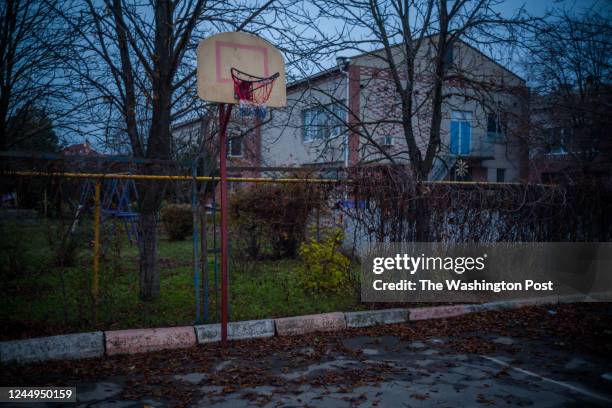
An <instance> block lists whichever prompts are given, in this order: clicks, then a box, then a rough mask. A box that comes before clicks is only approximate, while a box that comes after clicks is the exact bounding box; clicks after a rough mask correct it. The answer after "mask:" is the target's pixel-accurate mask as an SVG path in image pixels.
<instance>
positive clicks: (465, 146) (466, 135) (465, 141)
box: [461, 122, 472, 155]
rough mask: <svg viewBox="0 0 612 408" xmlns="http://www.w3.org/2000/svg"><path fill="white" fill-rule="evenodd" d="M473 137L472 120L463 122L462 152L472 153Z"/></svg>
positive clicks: (465, 153)
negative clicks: (471, 143)
mask: <svg viewBox="0 0 612 408" xmlns="http://www.w3.org/2000/svg"><path fill="white" fill-rule="evenodd" d="M471 138H472V127H471V125H470V122H461V154H463V155H468V154H470V142H471V140H470V139H471Z"/></svg>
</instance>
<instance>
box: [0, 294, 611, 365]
mask: <svg viewBox="0 0 612 408" xmlns="http://www.w3.org/2000/svg"><path fill="white" fill-rule="evenodd" d="M611 297H612V294H611V293H610V292H597V293H593V294H591V295H589V296H587V295H561V296H556V295H555V296H548V297H542V298H528V299H518V300H509V301H498V302H489V303H482V304H463V305H449V306H431V307H421V308H410V309H402V308H398V309H383V310H368V311H361V312H347V313H341V312H333V313H323V314H316V315H306V316H294V317H283V318H279V319H264V320H247V321H242V322H231V323H229V325H228V337H229V339H230V340H246V339H253V338H263V337H273V336H274V335H277V336H292V335H300V334H306V333H312V332H316V331H337V330H342V329H345V328H347V327H348V328H357V327H370V326H376V325H382V324H393V323H403V322H407V321H416V320H427V319H440V318H447V317H455V316H461V315H464V314H467V313H474V312H485V311H495V310H512V309H520V308H522V307H525V306H536V305H553V304H563V303H578V302H597V301H605V300H606V299H610V298H611ZM220 339H221V326H220V325H219V324H218V323H217V324H208V325H200V326H183V327H163V328H156V329H136V330H117V331H107V332H90V333H77V334H66V335H60V336H51V337H39V338H33V339H26V340H11V341H3V342H0V361H1V362H2V363H12V362H17V363H31V362H36V361H47V360H57V359H81V358H95V357H102V356H104V355H107V356H111V355H115V354H133V353H144V352H148V351H157V350H165V349H175V348H187V347H192V346H195V345H196V344H205V343H211V342H216V341H219V340H220Z"/></svg>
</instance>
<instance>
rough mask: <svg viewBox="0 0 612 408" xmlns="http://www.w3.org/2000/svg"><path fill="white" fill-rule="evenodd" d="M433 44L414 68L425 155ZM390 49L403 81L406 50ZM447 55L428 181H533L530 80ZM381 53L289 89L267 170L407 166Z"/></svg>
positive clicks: (418, 135)
mask: <svg viewBox="0 0 612 408" xmlns="http://www.w3.org/2000/svg"><path fill="white" fill-rule="evenodd" d="M434 45H435V44H433V43H432V44H430V45H429V46H428V47H422V51H421V53H420V54H418V58H417V59H416V60H415V61H416V62H415V64H414V66H415V75H414V78H415V80H414V82H415V83H414V86H413V88H414V92H413V98H414V103H413V106H414V110H413V112H410V114H409V119H408V120H409V121H410V122H411V127H412V132H413V134H414V139H415V140H416V143H417V145H418V146H419V148H420V149H421V152H422V153H424V151H425V149H426V147H427V144H428V142H429V138H430V130H431V112H432V109H431V104H430V103H429V101H430V99H431V98H430V97H431V95H430V89H431V82H432V72H431V69H432V68H431V67H432V64H431V57H430V56H429V55H431V54H430V53H431V52H432V50H433V46H434ZM393 50H394V52H395V54H397V55H394V57H393V58H394V60H395V62H396V65H397V66H398V67H400V69H399V70H398V71H399V75H400V76H402V81H406V80H407V77H406V75H405V70H402V69H401V67H402V66H403V65H402V52H401V47H399V46H397V47H394V48H393ZM449 54H450V55H448V56H447V59H448V62H449V69H448V71H447V72H446V75H445V80H444V86H443V94H444V102H443V104H442V122H441V130H440V138H441V143H440V146H439V148H438V151H437V155H436V159H435V161H434V163H433V166H432V169H431V172H430V174H429V179H430V180H451V179H462V180H478V181H497V182H506V181H517V180H523V179H526V178H527V167H528V166H527V163H528V152H527V148H526V146H525V145H524V143H523V140H522V131H523V129H522V127H523V126H524V123H525V122H526V121H524V118H525V116H526V114H527V98H526V95H527V92H526V86H525V81H524V80H523V79H522V78H520V77H519V76H518V75H516V74H514V73H513V72H511V71H510V70H508V69H506V68H505V67H503V66H502V65H500V64H498V63H497V62H495V61H494V60H492V59H491V58H489V57H487V56H486V55H484V54H483V53H481V52H480V51H478V50H476V49H475V48H473V47H471V46H469V45H468V44H466V43H464V42H457V43H455V45H454V47H453V49H452V52H450V53H449ZM384 55H385V54H384V50H378V51H374V52H370V53H365V54H361V55H358V56H355V57H352V58H350V60H349V59H346V58H339V59H338V64H337V66H335V67H333V68H331V69H328V70H326V71H322V72H320V73H318V74H316V75H312V76H310V77H307V78H304V79H302V80H299V81H296V82H294V83H291V84H289V85H288V87H287V107H286V108H283V109H276V110H274V111H273V112H272V120H271V121H269V122H268V123H266V124H264V125H263V128H262V131H261V138H262V139H261V162H262V165H263V166H300V167H301V166H353V165H364V164H376V163H394V164H407V163H408V161H409V159H408V151H407V143H406V138H405V137H404V123H405V122H406V121H407V120H406V119H405V118H406V116H405V115H402V110H401V104H400V100H399V97H398V93H397V91H396V86H395V82H394V81H393V79H392V75H391V74H392V71H391V70H390V68H389V64H388V61H385V57H384ZM459 166H460V167H461V169H459V168H458V167H459Z"/></svg>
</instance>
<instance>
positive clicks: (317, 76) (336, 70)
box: [287, 35, 526, 89]
mask: <svg viewBox="0 0 612 408" xmlns="http://www.w3.org/2000/svg"><path fill="white" fill-rule="evenodd" d="M428 37H434V35H432V36H428ZM458 41H459V42H461V43H462V44H464V45H466V46H467V47H470V48H471V49H472V50H474V51H475V52H477V53H478V54H480V55H482V56H483V57H484V58H486V59H488V60H489V61H491V62H493V63H494V64H495V65H497V66H498V67H500V68H501V69H503V70H504V71H506V72H507V73H509V74H510V75H512V76H514V77H516V78H517V79H519V80H520V81H522V82H526V81H525V79H524V78H523V77H521V76H520V75H518V74H517V73H515V72H513V71H512V70H510V69H509V68H507V67H505V66H503V65H502V64H500V63H499V62H497V61H495V60H494V59H493V58H491V57H490V56H488V55H486V54H485V53H483V52H482V51H480V50H479V49H478V48H476V47H474V46H472V45H470V44H468V43H466V42H465V41H462V40H458ZM400 45H401V44H396V45H393V46H392V47H399V46H400ZM382 50H384V48H377V49H375V50H372V51H368V52H363V53H361V54H358V55H355V56H353V57H351V60H356V59H358V58H361V57H364V56H367V55H372V54H375V53H378V52H380V51H382ZM339 72H340V68H339V67H338V66H333V67H331V68H329V69H326V70H323V71H320V72H318V73H316V74H313V75H310V76H307V77H304V78H302V79H298V80H296V81H293V82H291V83H289V84H287V89H289V88H295V87H298V86H300V85H304V84H306V83H309V82H312V81H315V80H320V79H323V78H325V77H327V76H332V75H333V74H337V73H339Z"/></svg>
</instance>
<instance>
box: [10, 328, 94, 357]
mask: <svg viewBox="0 0 612 408" xmlns="http://www.w3.org/2000/svg"><path fill="white" fill-rule="evenodd" d="M103 355H104V333H102V332H91V333H77V334H65V335H60V336H51V337H38V338H34V339H26V340H12V341H3V342H0V361H2V362H3V363H9V362H18V363H31V362H36V361H47V360H60V359H62V360H64V359H80V358H92V357H102V356H103Z"/></svg>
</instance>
